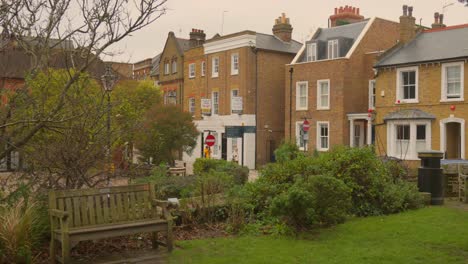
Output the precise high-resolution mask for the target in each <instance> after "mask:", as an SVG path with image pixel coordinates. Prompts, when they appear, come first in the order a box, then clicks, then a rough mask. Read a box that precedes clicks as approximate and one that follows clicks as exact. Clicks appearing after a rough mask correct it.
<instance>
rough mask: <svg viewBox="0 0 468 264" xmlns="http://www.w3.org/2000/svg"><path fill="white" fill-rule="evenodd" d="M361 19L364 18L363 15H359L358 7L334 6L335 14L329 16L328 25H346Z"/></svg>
mask: <svg viewBox="0 0 468 264" xmlns="http://www.w3.org/2000/svg"><path fill="white" fill-rule="evenodd" d="M362 20H364V16H361V14H360V10H359V8H356V7H352V6H342V7H340V8H335V14H333V15H331V16H330V27H337V26H342V25H347V24H351V23H356V22H359V21H362Z"/></svg>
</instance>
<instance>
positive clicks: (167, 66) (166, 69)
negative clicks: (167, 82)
mask: <svg viewBox="0 0 468 264" xmlns="http://www.w3.org/2000/svg"><path fill="white" fill-rule="evenodd" d="M170 73H171V64H170V62H168V61H167V62H165V63H164V74H165V75H168V74H170ZM138 75H139V73H138Z"/></svg>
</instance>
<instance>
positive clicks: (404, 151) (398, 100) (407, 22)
mask: <svg viewBox="0 0 468 264" xmlns="http://www.w3.org/2000/svg"><path fill="white" fill-rule="evenodd" d="M410 10H411V8H408V7H406V6H405V7H404V13H403V16H401V17H400V20H401V31H402V34H401V36H402V37H401V41H400V44H399V45H397V46H395V48H393V49H392V50H390V51H389V52H387V53H386V54H384V55H383V57H382V58H381V60H380V61H379V62H378V63H377V64H376V65H375V68H376V69H377V72H378V73H377V78H376V93H375V96H376V100H375V102H376V119H375V125H376V150H377V152H378V153H379V154H381V155H388V156H392V157H396V158H400V159H404V160H407V161H408V163H409V164H410V166H412V167H414V166H417V165H418V164H419V161H418V152H419V151H424V150H439V151H442V152H444V153H445V158H446V159H466V149H467V147H468V145H467V144H468V142H467V136H466V121H467V119H468V104H467V102H466V100H465V98H466V97H465V91H467V89H466V88H467V83H468V24H466V25H457V26H451V27H446V26H445V25H444V23H443V16H442V15H439V14H438V13H436V14H435V22H434V24H433V25H432V29H426V30H420V31H418V32H415V31H414V27H415V21H416V19H415V18H414V17H413V16H412V13H411V12H409V13H408V11H410Z"/></svg>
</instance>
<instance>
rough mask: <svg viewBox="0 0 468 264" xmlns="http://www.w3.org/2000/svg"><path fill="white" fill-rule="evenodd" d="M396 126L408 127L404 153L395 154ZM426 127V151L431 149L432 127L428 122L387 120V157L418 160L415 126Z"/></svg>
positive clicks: (419, 120)
mask: <svg viewBox="0 0 468 264" xmlns="http://www.w3.org/2000/svg"><path fill="white" fill-rule="evenodd" d="M397 125H409V126H410V139H409V146H408V150H407V151H405V153H397V151H396V140H397V139H396V136H397V133H396V126H397ZM418 125H425V126H426V149H428V150H430V149H431V144H432V131H431V129H432V127H431V121H430V120H423V119H414V120H388V121H387V150H388V155H389V156H392V157H396V158H399V159H405V160H419V158H418V153H417V150H416V141H417V139H416V136H417V135H416V133H417V126H418Z"/></svg>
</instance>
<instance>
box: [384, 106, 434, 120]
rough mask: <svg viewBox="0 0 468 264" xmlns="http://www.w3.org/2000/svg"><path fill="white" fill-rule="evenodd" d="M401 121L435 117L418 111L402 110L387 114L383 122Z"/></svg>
mask: <svg viewBox="0 0 468 264" xmlns="http://www.w3.org/2000/svg"><path fill="white" fill-rule="evenodd" d="M401 119H431V120H433V119H435V116H434V115H432V114H429V113H426V112H424V111H421V110H419V109H403V110H399V111H395V112H391V113H388V114H387V115H386V116H385V117H384V120H385V121H387V120H401Z"/></svg>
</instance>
